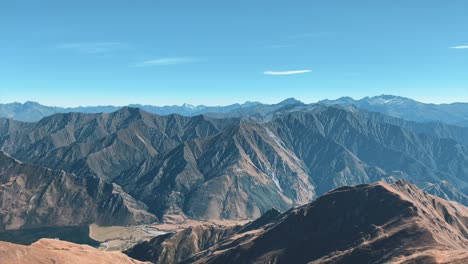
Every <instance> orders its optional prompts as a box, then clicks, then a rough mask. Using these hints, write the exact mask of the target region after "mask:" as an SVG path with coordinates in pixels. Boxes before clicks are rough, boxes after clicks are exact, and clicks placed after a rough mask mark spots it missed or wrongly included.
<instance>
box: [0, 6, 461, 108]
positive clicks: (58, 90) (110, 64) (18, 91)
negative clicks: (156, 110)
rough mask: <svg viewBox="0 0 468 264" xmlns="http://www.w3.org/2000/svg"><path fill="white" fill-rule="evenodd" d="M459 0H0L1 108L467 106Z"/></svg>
mask: <svg viewBox="0 0 468 264" xmlns="http://www.w3.org/2000/svg"><path fill="white" fill-rule="evenodd" d="M467 14H468V1H464V0H439V1H435V0H425V1H419V0H410V1H409V0H392V1H390V0H379V1H349V0H346V1H344V0H343V1H333V0H328V1H325V0H324V1H311V0H309V1H293V0H289V1H271V0H270V1H203V0H201V1H149V0H140V1H124V0H121V1H116V0H114V1H107V0H106V1H104V0H100V1H96V0H94V1H88V0H81V1H63V0H60V1H59V0H57V1H48V0H42V1H23V0H11V1H1V2H0V34H1V39H0V103H6V102H13V101H19V102H24V101H26V100H33V101H38V102H40V103H42V104H47V105H57V106H77V105H97V104H100V105H103V104H114V105H125V104H129V103H142V104H153V105H168V104H181V103H184V102H187V103H191V104H206V105H223V104H229V103H234V102H243V101H247V100H251V101H262V102H277V101H280V100H282V99H284V98H287V97H295V98H297V99H300V100H302V101H304V102H315V101H317V100H320V99H324V98H329V99H334V98H337V97H340V96H352V97H355V98H361V97H364V96H373V95H380V94H395V95H400V96H406V97H410V98H414V99H417V100H420V101H424V102H435V103H444V102H453V101H464V102H468V15H467Z"/></svg>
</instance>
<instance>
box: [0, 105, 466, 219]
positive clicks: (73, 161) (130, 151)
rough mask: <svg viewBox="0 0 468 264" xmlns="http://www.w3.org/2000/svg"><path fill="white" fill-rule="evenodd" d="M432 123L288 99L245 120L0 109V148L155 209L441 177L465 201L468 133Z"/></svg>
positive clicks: (231, 213) (285, 199)
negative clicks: (40, 115) (30, 114)
mask: <svg viewBox="0 0 468 264" xmlns="http://www.w3.org/2000/svg"><path fill="white" fill-rule="evenodd" d="M434 126H437V127H438V128H439V129H438V130H436V132H434V130H432V129H431V128H432V127H434ZM434 126H432V125H428V124H419V123H415V122H408V121H404V120H401V119H396V118H392V117H389V116H385V115H382V114H378V113H369V112H367V111H361V110H359V109H357V108H354V107H335V106H324V105H303V104H287V105H286V106H283V107H281V108H280V109H276V110H273V112H271V113H268V114H265V115H263V116H259V117H252V118H247V119H240V118H211V117H207V116H194V117H183V116H179V115H169V116H157V115H153V114H150V113H147V112H145V111H142V110H139V109H135V108H123V109H121V110H119V111H117V112H113V113H110V114H77V113H70V114H57V115H53V116H50V117H47V118H44V119H42V120H41V121H39V122H36V123H22V122H17V121H13V120H6V119H0V147H1V149H2V150H4V151H6V152H8V153H10V154H11V155H12V156H13V157H15V158H17V159H19V160H22V161H24V162H28V163H32V164H39V165H42V166H47V167H50V168H52V169H57V170H60V169H61V170H64V171H67V172H71V173H75V174H76V175H96V176H97V177H99V178H100V179H102V180H104V181H106V182H112V183H116V184H118V185H120V186H121V187H122V189H123V191H124V192H126V193H128V194H129V195H131V196H132V197H135V198H136V199H137V200H139V201H142V202H144V203H145V204H146V205H147V206H148V210H149V211H150V212H151V213H153V214H156V215H157V216H158V217H159V218H162V217H163V216H164V215H165V214H173V213H175V212H176V213H181V214H186V215H187V216H189V217H195V218H214V219H216V218H230V219H251V218H256V217H259V216H260V215H261V214H262V213H263V212H265V211H267V210H268V209H270V208H272V207H274V208H277V209H280V210H287V209H288V208H290V207H291V206H294V205H301V204H305V203H308V202H310V200H312V199H314V198H316V197H318V196H319V195H321V194H323V193H325V192H327V191H329V190H331V189H334V188H336V187H340V186H344V185H354V184H359V183H369V182H375V181H379V180H385V181H388V182H393V181H395V180H396V179H405V180H407V181H410V182H413V183H415V184H417V185H418V186H419V187H421V188H429V187H430V186H435V185H439V184H441V182H442V181H446V182H447V183H449V184H450V185H451V186H452V187H453V190H452V191H448V190H447V191H443V192H440V191H437V192H435V191H434V192H433V193H434V194H440V195H441V196H443V197H446V198H450V199H453V200H456V201H459V202H462V203H466V199H465V197H466V195H468V180H467V178H466V175H468V145H467V144H465V143H464V141H465V140H467V138H466V137H467V136H466V135H468V133H466V134H465V133H463V131H464V129H463V128H459V127H453V126H447V125H442V124H434Z"/></svg>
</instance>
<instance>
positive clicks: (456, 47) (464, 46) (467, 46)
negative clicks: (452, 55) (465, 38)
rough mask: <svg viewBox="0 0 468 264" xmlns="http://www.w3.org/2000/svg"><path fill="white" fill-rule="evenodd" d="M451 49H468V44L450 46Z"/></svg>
mask: <svg viewBox="0 0 468 264" xmlns="http://www.w3.org/2000/svg"><path fill="white" fill-rule="evenodd" d="M450 48H451V49H468V45H462V46H455V47H450Z"/></svg>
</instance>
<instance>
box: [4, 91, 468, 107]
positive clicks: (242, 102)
mask: <svg viewBox="0 0 468 264" xmlns="http://www.w3.org/2000/svg"><path fill="white" fill-rule="evenodd" d="M379 96H397V97H403V98H407V99H410V100H414V101H417V102H421V103H425V104H434V105H444V104H456V103H468V101H466V102H463V101H453V102H442V103H435V102H424V101H420V100H417V99H414V98H409V97H404V96H399V95H395V94H380V95H371V96H365V97H360V98H356V97H352V96H347V95H344V96H340V97H337V98H322V99H319V100H316V101H304V100H301V99H300V98H296V97H294V96H292V97H287V98H283V99H282V100H279V101H268V102H266V101H261V100H247V101H240V102H233V103H228V104H217V105H216V104H212V105H210V104H192V103H190V102H183V103H181V104H142V103H139V102H132V103H128V104H120V105H117V104H106V103H101V104H95V105H60V104H55V105H48V104H44V103H42V102H38V101H33V100H26V101H22V102H18V101H13V102H1V101H0V104H14V103H20V104H25V103H27V102H33V103H38V104H40V105H44V106H49V107H62V108H76V107H95V106H103V107H105V106H114V107H123V106H129V105H142V106H157V107H164V106H182V105H190V106H194V107H198V106H205V107H217V106H228V105H233V104H244V103H249V102H258V103H263V104H277V103H280V102H282V101H284V100H286V99H291V98H292V99H296V100H299V101H301V102H303V103H305V104H312V103H318V102H319V101H322V100H332V101H333V100H338V99H340V98H343V97H349V98H352V99H353V100H361V99H364V98H373V97H379Z"/></svg>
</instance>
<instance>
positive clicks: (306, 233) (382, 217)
mask: <svg viewBox="0 0 468 264" xmlns="http://www.w3.org/2000/svg"><path fill="white" fill-rule="evenodd" d="M467 220H468V208H467V207H464V206H462V205H460V204H457V203H454V202H449V201H445V200H442V199H440V198H438V197H435V196H432V195H429V194H427V193H424V192H422V191H421V190H419V189H418V188H417V187H416V186H414V185H411V184H407V183H404V182H402V181H397V182H396V183H394V184H387V183H384V182H379V183H375V184H366V185H358V186H354V187H342V188H338V189H336V190H334V191H331V192H329V193H327V194H325V195H323V196H322V197H320V198H318V199H317V200H316V201H314V202H312V203H310V204H307V205H304V206H301V207H298V208H293V209H291V210H289V211H287V212H286V213H284V214H282V215H279V216H275V217H273V218H270V220H269V221H267V222H266V224H265V225H261V226H258V227H257V228H256V229H254V230H249V231H245V230H239V231H236V232H234V233H232V234H231V235H229V236H227V237H224V238H223V239H220V241H219V242H217V243H215V244H214V245H211V246H209V247H207V248H206V249H205V250H202V251H199V250H198V249H197V248H190V249H188V248H187V250H186V251H184V253H183V254H180V255H177V254H176V256H175V258H173V259H171V260H176V261H174V262H167V259H161V258H158V256H160V255H159V254H156V255H151V253H152V252H154V251H152V250H156V249H157V250H158V251H159V252H166V251H170V249H171V248H174V243H175V240H174V239H173V238H174V237H177V236H179V235H181V234H182V233H183V232H188V231H187V230H184V231H182V232H181V233H180V234H172V235H170V236H167V237H161V238H159V240H157V239H153V241H151V242H150V244H145V245H146V246H147V247H146V248H144V247H142V246H141V245H137V246H135V247H134V248H133V249H130V250H129V251H127V252H126V253H127V254H130V255H131V256H133V257H134V258H137V259H146V258H147V257H149V258H147V259H148V260H150V261H152V262H153V263H390V262H391V263H397V262H398V263H466V261H468V221H467ZM218 232H219V231H218ZM209 233H210V231H208V230H206V233H205V232H202V233H201V234H198V236H197V237H204V236H205V235H208V234H209ZM200 241H204V239H200V240H199V241H197V240H195V241H194V243H195V244H196V243H199V242H200ZM177 245H180V246H183V245H184V242H179V243H178V244H177V243H176V246H175V247H177ZM138 249H139V250H138ZM190 254H192V256H191V257H185V256H187V255H190ZM178 256H184V257H183V258H184V259H183V260H180V258H179V259H178V258H177V257H178ZM154 257H156V258H154Z"/></svg>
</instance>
